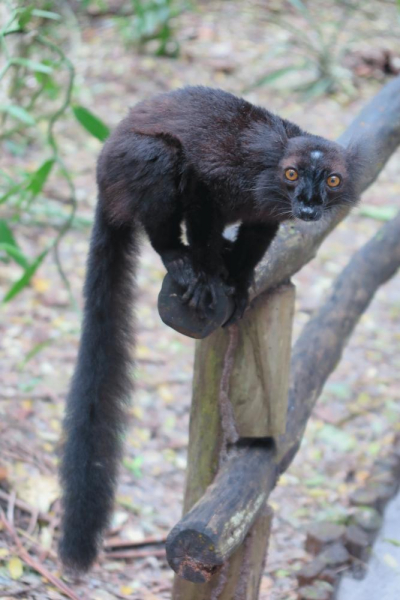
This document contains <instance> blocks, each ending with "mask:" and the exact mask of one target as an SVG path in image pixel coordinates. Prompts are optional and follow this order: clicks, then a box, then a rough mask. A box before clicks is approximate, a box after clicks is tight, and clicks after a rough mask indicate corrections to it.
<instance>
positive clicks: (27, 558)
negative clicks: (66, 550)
mask: <svg viewBox="0 0 400 600" xmlns="http://www.w3.org/2000/svg"><path fill="white" fill-rule="evenodd" d="M0 519H1V521H2V522H3V525H4V527H5V529H6V530H7V531H8V533H9V534H10V536H11V538H12V539H13V541H14V543H15V545H16V547H17V550H18V556H19V557H20V559H21V560H22V561H23V562H24V563H26V564H27V565H28V566H29V567H31V569H34V571H37V572H38V573H40V575H42V576H43V577H45V578H46V579H47V580H48V581H49V582H50V583H52V584H53V585H54V586H55V587H56V588H57V589H58V590H60V592H62V593H63V594H64V595H65V596H68V598H71V600H80V598H79V597H78V596H77V595H76V594H75V593H74V592H73V591H72V590H71V588H70V587H68V586H67V585H66V584H65V583H64V582H63V581H61V579H59V578H58V577H57V576H56V575H53V573H51V572H50V571H49V570H48V569H46V567H45V566H44V565H42V564H40V563H39V562H38V561H36V560H35V559H34V558H33V557H32V556H31V555H30V554H28V552H27V551H26V550H25V548H24V546H23V545H22V542H21V540H20V539H19V537H18V534H17V532H16V531H15V529H14V527H13V526H12V525H11V523H10V522H9V521H8V519H7V517H6V515H5V514H4V511H3V509H2V508H0Z"/></svg>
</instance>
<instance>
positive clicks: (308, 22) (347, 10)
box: [251, 0, 370, 98]
mask: <svg viewBox="0 0 400 600" xmlns="http://www.w3.org/2000/svg"><path fill="white" fill-rule="evenodd" d="M288 2H289V4H290V5H291V6H292V9H293V11H294V13H295V15H296V17H297V19H298V21H299V27H295V26H294V25H293V19H291V20H290V21H289V20H288V19H287V18H285V16H283V15H279V16H274V15H271V17H270V18H269V22H270V23H272V24H274V25H276V26H278V27H279V28H281V29H283V30H285V31H286V32H287V33H288V34H289V36H290V37H289V39H288V40H287V41H286V42H285V43H282V44H281V45H280V46H279V47H278V48H277V49H275V50H274V52H273V56H274V57H276V56H277V55H278V56H279V55H284V56H285V57H287V56H293V57H294V60H293V62H292V64H291V65H289V66H287V67H284V68H278V69H275V70H272V71H268V73H266V74H265V75H263V76H262V77H260V78H259V79H258V80H257V81H256V82H255V83H254V84H253V85H252V86H251V89H252V88H256V87H260V86H264V85H270V84H272V83H276V82H277V81H278V80H280V79H284V78H286V79H287V76H288V75H292V76H293V75H295V77H292V80H294V81H295V83H294V85H293V86H292V87H294V89H295V91H298V92H301V93H302V94H304V95H305V97H306V98H311V97H316V96H320V95H323V94H329V93H333V92H338V91H339V92H343V93H345V94H346V95H348V96H352V95H353V94H354V93H355V87H354V85H353V81H352V73H351V71H350V70H349V69H347V68H346V67H345V66H344V65H343V59H344V58H345V56H346V55H347V54H348V53H349V52H350V50H351V48H352V47H353V44H354V43H355V42H356V41H357V39H358V36H357V35H353V34H352V35H351V36H350V35H348V31H349V28H348V23H349V20H351V19H352V17H353V16H354V15H355V14H357V15H359V13H360V12H361V11H363V10H364V11H367V10H368V5H365V6H364V5H361V4H360V3H355V2H353V1H352V0H335V1H334V2H332V8H334V9H335V10H332V18H331V19H329V20H323V19H321V18H320V16H319V12H318V11H319V5H318V3H311V2H306V1H303V0H288ZM369 16H370V15H369ZM367 17H368V15H367V14H365V18H367ZM299 81H300V83H299Z"/></svg>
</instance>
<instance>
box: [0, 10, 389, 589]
mask: <svg viewBox="0 0 400 600" xmlns="http://www.w3.org/2000/svg"><path fill="white" fill-rule="evenodd" d="M268 4H269V3H268ZM373 4H375V5H376V15H375V17H374V18H373V19H371V20H367V19H366V18H365V17H362V18H361V17H360V18H357V17H356V18H355V19H354V21H353V22H352V23H350V24H348V29H347V30H346V31H348V32H349V34H352V35H353V34H354V35H358V36H359V38H358V39H359V43H358V49H360V50H362V49H363V48H365V47H368V45H369V43H370V42H369V41H368V40H371V39H374V38H372V33H371V32H374V34H376V38H375V39H377V40H378V41H377V42H376V43H377V45H378V46H379V47H385V48H386V47H388V48H392V49H393V48H394V49H395V50H396V44H398V41H396V39H395V38H389V37H385V36H384V35H383V33H380V32H385V31H388V30H389V29H390V31H394V29H395V25H394V23H395V19H396V18H397V14H396V12H395V11H396V9H395V6H394V3H391V2H383V1H382V2H375V3H373ZM266 5H267V3H263V2H253V1H252V2H240V1H235V2H233V1H229V2H223V1H221V2H200V3H196V9H195V10H193V11H190V12H187V13H185V14H183V15H182V16H181V17H180V18H179V28H178V34H177V35H178V39H179V42H180V45H181V54H180V57H179V58H178V59H172V58H157V57H155V56H153V55H151V54H148V53H147V54H138V53H137V52H136V51H135V50H134V49H126V47H125V46H124V45H123V44H122V42H121V40H119V39H118V33H117V32H116V29H115V26H114V24H113V22H112V20H111V19H110V18H104V19H99V18H96V19H91V20H87V21H86V22H85V23H84V25H83V29H82V32H83V33H82V38H81V39H80V40H79V41H75V42H74V45H73V47H72V56H71V58H72V60H73V61H74V63H75V64H76V65H77V68H78V90H77V95H78V96H79V98H80V99H81V101H82V103H83V104H85V105H86V106H89V107H92V108H93V110H94V111H95V112H96V113H97V114H98V115H99V116H100V117H101V118H103V119H104V121H105V122H106V123H107V124H109V125H110V126H114V125H115V124H116V123H117V122H118V121H119V120H120V119H121V117H122V116H123V115H124V114H125V113H126V110H127V108H128V107H129V106H130V105H132V104H134V103H135V102H137V101H139V100H141V99H143V98H145V97H147V96H149V95H151V94H153V93H155V92H160V91H164V90H167V89H170V88H174V87H178V86H181V85H184V84H198V83H201V84H204V85H212V86H214V87H216V86H218V87H222V88H224V89H226V90H228V91H231V92H234V93H237V94H243V93H244V90H246V89H247V88H248V87H249V85H250V84H251V83H252V82H254V81H255V80H256V79H257V78H258V77H260V76H261V75H262V74H263V73H264V72H266V71H267V70H268V69H269V68H277V67H279V66H281V64H282V60H283V59H281V58H279V57H278V58H268V56H269V53H270V52H271V50H273V48H274V47H275V46H276V44H277V43H278V42H280V41H282V40H285V39H287V36H288V35H289V34H288V33H287V32H286V31H283V30H281V29H279V28H276V27H273V26H272V25H270V24H269V23H268V19H269V15H270V14H271V10H275V9H276V7H277V5H279V3H277V2H274V3H271V6H270V7H269V8H268V9H267V7H266ZM330 6H331V5H329V4H327V3H321V20H325V21H326V20H328V19H329V18H330ZM274 7H275V8H274ZM288 18H289V20H290V21H291V23H292V24H293V25H294V26H296V27H301V26H303V25H302V24H301V23H300V21H299V17H298V16H296V15H295V14H289V17H288ZM398 39H400V37H398V38H397V40H398ZM289 51H290V52H294V51H295V50H293V48H291V49H290V47H289V46H288V52H289ZM397 55H398V56H399V55H400V50H399V47H398V45H397ZM284 60H286V61H288V60H289V57H288V56H286V57H285V58H284ZM386 80H387V79H385V78H384V76H383V75H382V76H379V77H377V78H360V79H359V80H358V87H357V90H356V93H355V95H354V96H353V97H352V98H351V99H349V98H348V97H347V96H346V95H344V94H343V93H341V92H339V93H337V94H336V95H333V96H330V97H322V98H317V99H311V100H308V101H304V99H302V98H299V97H298V96H295V95H294V94H293V93H291V92H290V90H288V89H287V87H283V85H280V86H278V88H276V87H275V88H272V87H268V86H265V87H259V88H257V89H255V90H253V91H251V92H247V93H246V98H247V99H249V100H250V101H254V102H256V103H258V104H261V105H264V106H266V107H268V108H269V109H270V110H273V111H275V112H278V113H279V114H281V115H282V116H284V117H286V118H289V119H291V120H293V121H295V122H297V123H299V125H301V126H303V127H304V128H306V129H308V130H309V131H312V132H313V133H317V134H322V135H325V136H327V137H330V138H335V137H337V136H338V135H340V133H341V132H342V131H343V129H344V128H345V127H346V125H347V124H348V123H349V122H350V121H351V119H352V118H353V116H355V115H356V114H357V113H358V111H359V110H360V109H361V107H362V106H363V105H364V104H365V102H366V101H367V100H368V99H369V98H370V97H372V96H373V95H374V93H376V92H377V91H378V89H379V87H380V86H381V85H382V84H383V82H384V81H386ZM59 135H60V136H61V138H62V140H63V144H62V152H63V156H64V158H65V160H66V161H67V163H68V164H69V166H70V167H71V169H72V171H73V173H74V176H75V180H76V182H77V190H78V200H79V211H78V216H79V221H78V225H77V226H76V227H74V228H73V229H72V230H70V231H69V232H68V234H67V235H66V237H65V239H64V242H63V244H62V248H61V257H62V262H63V265H64V268H65V271H66V273H67V275H68V278H69V280H70V282H71V286H72V290H73V293H74V295H75V297H76V298H77V299H80V297H81V287H82V280H83V276H84V270H85V256H86V252H87V246H88V238H89V227H88V225H84V222H86V221H87V220H90V219H91V215H92V211H93V207H94V205H95V200H96V190H95V182H94V169H95V157H96V155H97V153H98V151H99V149H100V144H99V143H98V142H97V141H96V140H94V139H89V138H88V136H87V135H86V134H85V133H84V132H82V130H81V129H79V126H78V125H75V124H74V123H73V122H72V120H71V119H68V120H67V119H65V120H64V121H63V122H62V123H61V124H60V126H59ZM31 153H32V156H31V160H32V164H33V165H35V164H38V163H39V160H40V157H38V156H37V154H35V148H32V151H31ZM3 158H4V160H5V161H6V162H8V163H11V161H13V160H16V159H15V158H13V157H11V156H7V155H4V156H3ZM399 173H400V154H399V153H398V152H397V154H396V155H394V156H393V158H392V159H391V160H390V162H389V164H388V165H387V166H386V168H385V170H384V172H383V173H382V175H381V176H380V178H379V180H378V182H376V183H375V184H374V186H373V187H372V188H371V189H370V190H369V191H368V192H367V193H366V194H365V196H364V197H363V201H362V204H361V206H360V207H359V208H357V209H356V210H354V212H353V213H352V215H351V216H350V217H349V218H348V219H347V220H346V222H345V223H343V224H342V225H340V226H339V227H338V229H337V230H336V231H335V232H334V233H333V234H332V235H331V236H330V238H329V240H327V241H326V242H325V243H324V245H323V246H322V248H321V250H320V252H319V254H318V256H317V258H316V259H315V260H314V261H313V262H312V263H311V264H309V265H308V266H306V267H305V268H304V269H303V270H302V271H301V273H299V274H297V275H296V276H295V278H294V283H295V284H296V286H297V313H296V320H295V334H296V335H297V334H298V332H299V331H300V330H301V327H302V325H303V324H304V323H305V322H306V320H307V319H308V318H309V315H310V314H311V313H312V311H313V310H314V309H315V308H316V307H317V306H318V305H319V304H320V303H321V302H323V299H324V296H325V294H326V293H327V290H328V289H329V287H330V284H331V282H332V281H333V279H334V278H335V276H336V275H337V274H338V273H339V272H340V270H341V269H342V267H343V266H344V265H345V264H346V262H347V261H348V259H349V257H350V256H351V254H352V253H353V252H354V251H355V250H356V249H357V248H359V247H360V246H362V244H363V243H365V242H366V241H367V240H368V239H369V237H370V236H371V235H373V234H374V232H376V231H377V229H378V228H379V226H380V225H381V223H379V221H378V220H377V219H376V218H375V219H371V218H368V217H367V216H365V215H364V214H363V207H366V206H373V207H388V206H399V207H400V174H399ZM60 194H61V195H62V194H64V195H65V190H63V189H59V187H58V183H57V178H56V177H53V178H52V179H50V180H49V183H48V185H47V187H46V196H47V197H48V198H58V197H59V195H60ZM16 234H17V235H18V240H19V241H20V243H21V245H22V246H23V247H24V249H25V250H26V251H27V252H31V253H32V254H37V253H38V251H39V250H40V248H42V247H45V244H46V240H47V238H48V236H49V235H53V234H54V230H53V228H52V227H51V226H49V227H40V228H39V227H35V226H31V225H30V226H28V225H26V226H22V225H21V226H19V229H18V231H17V232H16ZM18 274H19V271H18V268H17V267H16V266H13V265H6V266H3V265H2V266H1V274H0V287H1V290H2V291H3V290H4V291H5V290H6V289H8V287H9V286H10V284H11V282H12V281H13V280H15V279H16V278H17V276H18ZM163 276H164V269H163V267H162V265H161V262H160V260H159V259H158V257H157V256H156V255H155V253H154V252H153V251H152V250H151V249H150V248H149V247H148V246H147V245H145V246H144V248H143V253H142V259H141V264H140V272H139V278H138V283H139V289H140V295H139V300H138V306H137V322H138V327H139V331H138V342H137V351H136V355H137V368H136V382H137V383H136V386H137V391H136V395H135V399H134V402H133V404H132V408H131V410H130V412H131V416H132V419H131V421H132V422H131V425H130V428H129V433H128V434H127V436H126V445H125V446H126V449H125V458H124V463H123V467H122V469H121V477H120V485H119V489H118V497H117V504H116V509H115V514H114V519H113V532H112V535H113V536H114V537H118V538H120V539H123V540H131V541H133V542H140V541H144V540H148V538H154V537H155V538H164V537H165V536H166V535H167V533H168V531H169V530H170V529H171V527H172V526H173V525H174V524H175V523H176V521H177V520H178V519H179V517H180V514H181V504H182V494H183V486H184V478H185V464H186V447H187V432H188V418H189V407H190V394H191V376H192V362H193V347H194V344H193V342H192V341H191V340H190V339H187V338H184V337H182V336H180V335H179V334H177V333H175V332H173V331H172V330H170V329H168V328H167V327H166V326H164V325H163V323H162V322H161V320H160V318H159V316H158V313H157V310H156V301H157V294H158V291H159V289H160V285H161V281H162V278H163ZM79 303H80V305H81V301H80V300H79ZM399 323H400V285H399V279H398V277H397V278H394V279H393V280H392V281H391V282H390V283H389V284H388V285H386V286H385V287H384V288H383V289H381V290H380V291H379V293H378V294H377V296H376V298H375V300H374V301H373V303H372V305H371V306H370V308H369V310H368V312H367V313H366V314H365V315H364V316H363V317H362V319H361V321H360V323H359V325H358V327H357V329H356V331H355V334H354V335H353V337H352V338H351V340H350V342H349V345H348V347H347V349H346V351H345V353H344V356H343V360H342V362H341V363H340V365H339V367H338V369H337V370H336V372H335V374H334V375H333V376H332V377H331V379H330V380H329V382H328V383H327V385H326V387H325V390H324V392H323V394H322V397H321V398H320V401H319V403H318V406H317V408H316V410H315V412H314V416H313V418H312V419H311V421H310V424H309V426H308V428H307V432H306V436H305V439H304V441H303V444H302V448H301V450H300V452H299V453H298V455H297V457H296V459H295V461H294V463H293V464H292V466H291V467H290V469H289V471H288V472H287V473H286V474H285V475H283V476H282V478H281V480H280V483H279V486H278V487H277V489H276V490H275V491H274V493H273V495H272V497H271V502H270V503H271V505H272V507H273V508H274V511H275V518H274V526H273V534H272V538H271V543H270V549H269V556H268V562H267V565H266V569H265V573H264V576H263V579H262V585H261V594H260V598H261V600H267V599H268V600H294V599H295V598H296V579H295V575H294V573H295V570H296V569H297V568H299V567H300V566H301V565H302V564H303V563H304V561H305V560H306V559H307V553H306V552H305V550H304V548H303V543H304V531H305V528H306V527H307V525H308V524H309V523H310V522H311V521H312V520H315V519H323V518H332V519H334V520H336V521H340V519H342V518H343V516H344V515H345V514H346V511H347V507H348V497H349V494H350V492H351V491H352V490H353V489H354V488H355V487H356V486H357V485H359V484H360V483H362V482H363V481H364V480H365V478H366V477H367V475H368V471H369V468H370V466H371V464H372V463H373V461H374V460H375V459H376V458H377V457H378V456H379V455H381V454H385V453H386V452H387V451H388V450H389V448H390V445H391V443H392V440H393V436H394V435H395V433H396V432H399V431H400V355H399V353H398V348H399V343H400V326H399ZM79 327H80V314H79V313H78V312H76V311H74V310H73V309H72V308H71V305H70V303H69V300H68V294H67V292H66V290H65V288H64V287H63V285H62V283H61V281H60V278H59V275H58V272H57V269H56V266H55V263H54V261H53V259H52V257H49V258H48V259H47V260H46V262H45V263H44V264H43V266H42V267H41V269H40V271H39V272H38V273H37V275H36V276H35V278H34V280H33V282H32V285H31V287H30V288H29V289H26V290H25V291H23V292H22V293H21V294H20V295H19V296H18V297H16V298H15V300H13V301H12V302H11V303H9V304H8V305H6V306H5V307H3V308H1V324H0V331H1V336H0V361H1V362H0V380H1V388H0V415H1V422H0V493H1V494H3V495H1V496H0V500H2V499H3V500H4V499H5V501H4V502H2V506H3V507H4V509H5V510H6V511H8V513H7V514H8V516H9V520H11V521H13V522H14V526H15V528H16V529H17V531H18V533H19V535H20V538H21V540H23V543H24V544H25V545H26V547H27V548H31V549H32V556H34V557H35V560H36V561H38V562H40V563H41V564H43V565H44V566H45V568H46V569H47V570H48V571H49V572H51V573H54V574H57V575H58V576H60V565H59V564H58V563H57V559H56V555H55V549H56V538H57V532H56V531H55V527H56V524H57V508H58V505H57V498H58V495H59V489H58V483H57V461H58V452H59V444H60V431H61V419H62V414H63V404H64V398H65V392H66V389H67V387H68V381H69V378H70V376H71V374H72V370H73V366H74V361H75V357H76V353H77V348H78V336H79ZM40 342H43V348H42V350H41V352H40V353H38V354H36V355H35V356H34V357H32V358H31V359H30V360H29V361H26V357H27V355H28V353H29V352H30V350H32V348H34V347H35V346H36V345H37V344H38V343H40ZM17 499H18V500H23V501H24V502H25V503H27V504H28V505H29V506H30V507H31V508H32V510H31V513H30V514H29V513H28V512H21V511H20V510H19V509H18V504H17V503H18V500H17ZM38 511H40V515H39V516H40V518H39V522H38ZM22 530H28V531H29V533H28V534H22ZM160 549H162V546H160V545H158V546H157V545H148V546H145V548H144V556H143V557H142V558H135V559H126V560H122V559H117V558H115V557H110V556H107V557H105V556H102V557H101V560H100V561H99V563H98V564H97V565H96V566H95V568H94V569H93V570H92V571H91V572H90V574H89V575H87V576H85V577H84V578H82V580H80V581H79V582H76V581H72V580H70V579H68V577H65V581H66V583H67V584H68V586H70V587H71V588H72V589H73V590H74V592H75V593H76V595H77V596H78V597H79V598H85V599H90V600H111V599H114V598H131V599H134V600H156V599H163V598H165V599H166V598H170V590H171V585H172V573H171V571H170V569H169V568H168V566H167V564H166V561H165V559H164V557H163V556H162V553H161V552H160ZM142 550H143V549H142ZM21 566H22V565H21V563H20V559H19V558H18V552H17V550H16V549H15V546H13V545H12V544H10V538H9V536H8V535H6V532H5V531H4V530H3V531H2V530H1V529H0V597H1V598H29V599H45V598H46V599H52V600H56V599H58V598H63V597H64V596H63V595H62V594H61V592H60V590H59V589H57V587H55V586H54V585H52V584H51V583H49V582H48V581H47V580H45V579H44V578H42V577H41V576H40V575H39V574H38V573H37V572H36V570H35V569H33V568H29V567H28V566H26V565H25V564H24V565H23V572H21Z"/></svg>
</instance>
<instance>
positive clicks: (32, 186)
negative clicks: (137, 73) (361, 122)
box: [0, 0, 400, 301]
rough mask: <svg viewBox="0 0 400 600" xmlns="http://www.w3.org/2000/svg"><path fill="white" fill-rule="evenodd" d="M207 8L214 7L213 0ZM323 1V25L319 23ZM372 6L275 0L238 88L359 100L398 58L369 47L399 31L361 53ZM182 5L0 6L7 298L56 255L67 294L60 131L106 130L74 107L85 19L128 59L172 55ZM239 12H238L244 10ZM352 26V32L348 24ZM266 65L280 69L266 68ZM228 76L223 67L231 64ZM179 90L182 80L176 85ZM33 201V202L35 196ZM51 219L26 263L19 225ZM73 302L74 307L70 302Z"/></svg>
mask: <svg viewBox="0 0 400 600" xmlns="http://www.w3.org/2000/svg"><path fill="white" fill-rule="evenodd" d="M208 4H210V5H211V4H212V3H211V2H210V3H208ZM326 4H328V8H329V12H330V15H329V18H328V19H321V10H322V9H323V10H324V11H325V10H326V8H327V6H326ZM378 6H379V2H363V3H358V2H353V1H352V0H336V1H335V2H328V3H324V2H322V3H320V2H305V1H304V2H303V1H302V0H287V1H286V2H283V3H281V2H272V3H270V6H269V9H268V10H265V11H264V14H263V16H262V18H263V19H265V23H266V24H267V23H268V25H269V26H270V27H272V28H276V30H277V39H276V40H275V41H274V43H272V44H271V47H270V48H268V51H267V52H266V55H265V59H264V60H265V72H263V73H262V74H261V75H260V76H256V74H254V75H253V76H252V74H251V70H250V81H249V85H248V86H245V87H244V89H243V91H244V92H246V91H247V92H248V91H251V90H254V89H255V88H258V87H261V86H271V85H276V84H280V85H281V89H284V88H285V86H286V90H287V91H288V92H289V91H291V92H292V93H301V94H303V95H304V97H305V98H306V99H310V98H312V97H314V96H320V95H323V94H335V93H336V94H341V98H342V99H344V98H346V97H348V98H349V99H350V98H351V97H354V96H355V95H356V94H357V86H358V85H359V79H360V77H362V76H365V75H366V74H368V75H370V76H372V77H373V76H374V75H377V74H378V75H379V77H380V78H381V79H382V78H383V76H384V75H393V74H396V73H397V72H399V70H400V64H399V61H400V59H399V57H398V56H397V57H395V56H393V55H392V53H391V52H390V51H389V50H385V49H383V50H382V49H381V48H379V46H377V47H376V44H379V41H380V40H381V38H382V35H383V33H384V35H385V40H386V41H389V43H390V38H392V40H393V41H396V40H398V27H397V28H396V27H395V28H393V29H392V28H391V29H389V30H386V31H385V32H383V31H382V30H380V28H379V27H376V28H374V29H371V30H370V32H369V35H368V44H369V47H370V51H369V52H368V51H367V52H366V51H364V53H363V50H358V49H357V48H358V47H361V48H362V42H363V35H364V34H363V31H362V30H361V31H358V30H357V22H360V21H361V22H366V23H371V22H372V21H373V20H374V18H375V16H376V11H377V8H378ZM195 10H196V5H195V3H191V2H189V1H188V0H129V1H128V0H125V1H120V2H117V1H111V0H108V1H107V0H81V1H79V0H68V1H61V0H59V1H57V0H55V1H54V0H39V1H37V2H35V3H32V2H29V0H18V1H12V0H4V2H3V4H2V7H1V18H2V28H1V30H0V48H1V61H2V62H1V70H0V81H1V84H2V86H1V95H0V119H1V132H0V140H1V143H2V145H3V147H4V150H5V152H7V153H9V155H11V156H15V157H18V159H19V160H17V161H16V165H11V168H2V169H1V171H0V175H1V181H0V186H1V187H0V193H1V196H0V204H1V205H6V206H5V209H4V210H5V214H4V218H2V219H1V222H0V260H1V261H3V262H4V261H9V260H12V261H15V262H16V263H17V264H18V265H19V266H20V267H21V269H22V274H21V277H20V278H19V279H18V280H17V281H16V282H14V283H13V285H12V286H11V288H10V289H9V290H8V291H7V293H6V295H5V297H4V300H5V301H9V300H11V299H12V298H13V297H14V296H15V295H16V294H18V293H19V292H20V291H21V290H22V289H23V288H24V287H25V286H26V285H28V284H29V282H30V280H31V278H32V276H33V275H34V273H35V272H36V270H37V269H38V268H39V266H40V264H41V263H42V262H43V260H44V259H45V257H46V256H47V254H48V253H49V252H50V251H53V255H54V258H55V260H56V263H57V266H58V271H59V274H60V276H61V278H62V280H63V282H64V284H65V285H66V286H67V288H68V289H69V284H68V279H67V277H66V276H65V274H64V271H63V268H62V265H61V262H60V259H59V252H58V248H59V244H60V241H61V239H62V237H63V236H64V234H65V232H66V231H67V230H68V229H69V228H70V227H71V225H72V224H73V222H74V218H75V215H76V209H77V199H76V190H75V182H74V177H73V174H72V173H71V171H70V169H69V168H68V167H67V166H66V164H65V162H64V160H63V152H62V149H61V150H60V141H59V137H58V135H57V124H58V122H59V121H63V122H65V120H69V119H74V118H75V119H77V120H78V122H79V123H80V124H81V125H82V126H83V128H85V130H86V131H87V133H88V134H91V135H93V136H95V137H96V138H98V139H99V140H100V141H104V140H105V139H106V137H107V135H108V132H109V130H108V127H107V125H105V124H104V122H102V121H101V120H100V119H99V118H98V117H97V116H96V115H95V114H94V112H93V111H92V110H91V109H89V108H88V107H87V106H82V105H81V104H80V100H79V99H80V95H81V94H80V87H81V85H82V82H79V80H77V78H76V65H75V57H74V54H75V53H76V47H77V46H79V44H82V30H83V29H84V27H85V23H86V22H87V20H88V19H96V18H99V17H104V18H109V26H110V27H112V28H113V29H114V31H115V36H116V38H119V41H120V42H122V43H123V44H124V45H125V48H126V52H139V53H149V54H152V55H154V56H158V57H170V58H177V57H178V56H179V53H180V51H181V44H182V42H181V40H180V35H179V17H180V16H181V15H182V14H184V13H187V12H188V11H195ZM244 10H246V9H245V6H244ZM351 21H353V22H355V24H356V26H355V28H353V27H349V23H351ZM270 63H272V64H277V65H278V66H276V67H272V68H271V67H270V66H269V65H270ZM228 70H229V65H228ZM183 83H184V82H183ZM33 149H35V152H36V155H37V156H40V157H41V162H40V164H38V165H37V166H36V168H35V169H32V166H31V164H29V165H28V166H25V165H24V158H26V157H28V156H31V154H32V152H31V151H32V150H33ZM52 174H53V176H54V177H57V178H58V180H59V181H62V180H64V182H65V184H66V186H67V189H68V192H67V196H68V197H67V198H65V201H64V202H57V203H54V202H51V200H54V198H52V199H51V198H48V197H46V195H44V194H43V189H44V187H45V185H46V182H47V180H48V178H49V177H51V175H52ZM38 197H40V198H39V199H38ZM41 219H44V220H45V221H46V222H48V219H51V220H53V221H54V222H57V224H58V226H57V227H58V231H57V232H56V234H55V235H54V237H53V238H52V239H50V240H49V243H48V245H47V247H46V248H45V249H44V250H42V251H40V252H38V253H37V254H36V255H35V256H33V257H32V256H30V257H27V256H26V255H25V254H24V252H23V250H22V249H21V248H20V246H19V244H18V242H17V240H16V236H15V235H14V231H16V230H17V225H18V223H20V222H24V223H29V222H34V223H38V222H40V221H41ZM71 301H73V299H72V297H71Z"/></svg>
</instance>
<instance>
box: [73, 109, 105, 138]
mask: <svg viewBox="0 0 400 600" xmlns="http://www.w3.org/2000/svg"><path fill="white" fill-rule="evenodd" d="M72 110H73V111H74V115H75V117H76V119H77V120H78V121H79V123H80V124H81V125H82V127H84V128H85V129H86V131H88V132H89V133H91V134H92V135H93V136H94V137H95V138H97V139H98V140H100V141H101V142H104V141H105V140H106V139H107V138H108V136H109V135H110V130H109V128H108V127H107V125H105V124H104V123H103V121H101V120H100V119H99V118H98V117H96V116H95V115H94V114H93V113H91V112H90V111H89V110H88V109H87V108H84V107H83V106H77V105H75V106H73V107H72Z"/></svg>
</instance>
